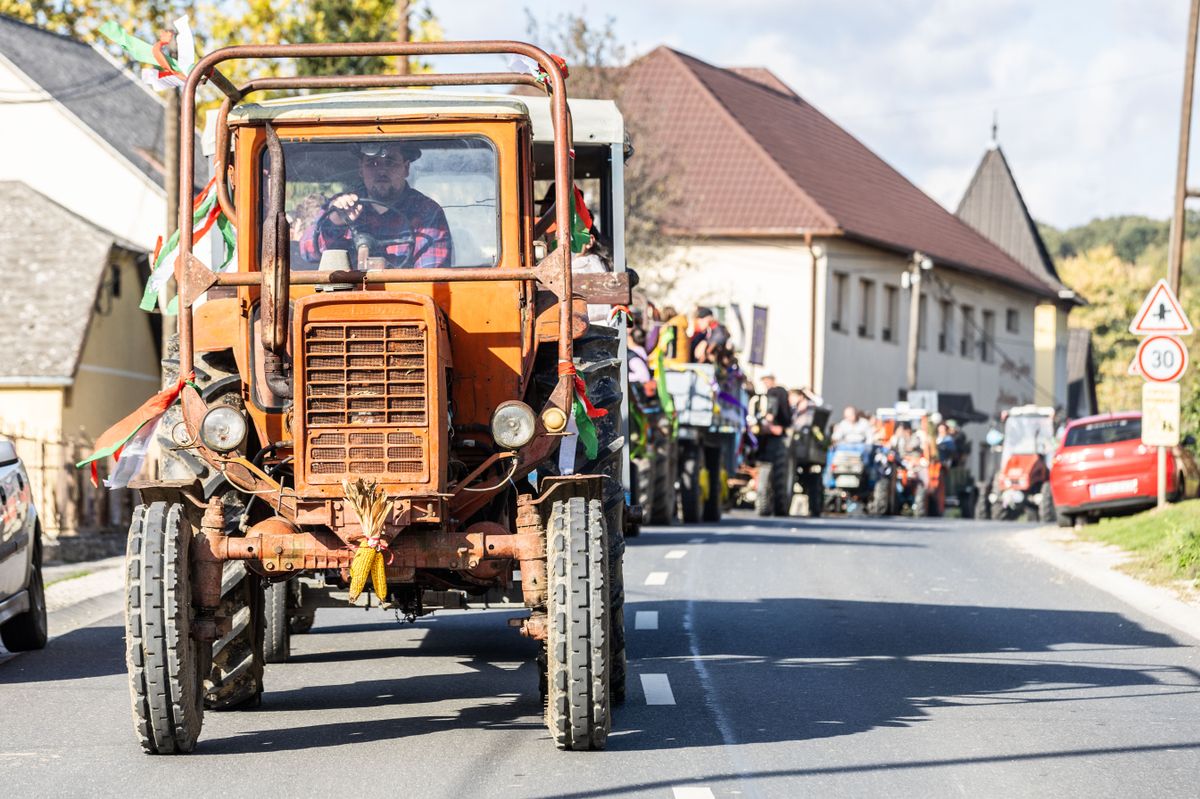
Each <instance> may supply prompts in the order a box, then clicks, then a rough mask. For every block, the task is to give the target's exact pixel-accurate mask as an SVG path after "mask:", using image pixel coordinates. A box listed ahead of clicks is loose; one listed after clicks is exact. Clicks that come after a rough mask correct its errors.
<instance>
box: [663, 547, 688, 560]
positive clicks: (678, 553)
mask: <svg viewBox="0 0 1200 799" xmlns="http://www.w3.org/2000/svg"><path fill="white" fill-rule="evenodd" d="M685 555H687V550H686V549H672V550H671V551H670V552H668V553H667V554H666V558H667V560H679V559H680V558H682V557H684V556H685Z"/></svg>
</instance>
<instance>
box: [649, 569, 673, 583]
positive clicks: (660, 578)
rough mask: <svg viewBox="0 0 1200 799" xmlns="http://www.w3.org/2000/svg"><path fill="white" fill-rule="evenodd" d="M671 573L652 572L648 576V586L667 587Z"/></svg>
mask: <svg viewBox="0 0 1200 799" xmlns="http://www.w3.org/2000/svg"><path fill="white" fill-rule="evenodd" d="M670 576H671V573H670V572H650V573H649V574H647V575H646V585H666V584H667V578H668V577H670Z"/></svg>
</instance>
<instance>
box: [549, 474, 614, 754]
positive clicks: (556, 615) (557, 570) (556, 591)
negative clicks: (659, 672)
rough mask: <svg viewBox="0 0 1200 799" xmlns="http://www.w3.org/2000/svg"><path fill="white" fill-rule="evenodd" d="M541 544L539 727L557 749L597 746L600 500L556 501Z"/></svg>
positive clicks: (602, 546)
mask: <svg viewBox="0 0 1200 799" xmlns="http://www.w3.org/2000/svg"><path fill="white" fill-rule="evenodd" d="M546 544H547V546H546V549H547V560H548V564H547V565H548V566H549V568H548V569H547V572H548V575H547V576H548V581H549V582H548V586H547V588H548V589H549V591H548V593H549V602H548V607H547V612H548V615H549V617H550V624H549V637H548V638H547V640H546V672H547V673H546V690H547V696H546V726H547V727H548V728H549V730H550V735H551V736H552V737H553V738H554V742H555V744H557V745H558V747H559V748H560V749H603V748H604V745H605V743H606V741H607V740H608V733H609V730H610V728H611V725H612V718H611V712H612V700H611V696H610V693H609V679H610V673H609V672H610V667H611V662H610V652H609V636H610V633H611V629H610V625H611V616H610V609H609V602H610V591H609V586H608V581H609V564H608V559H609V541H608V533H607V531H606V530H605V525H604V509H603V506H602V504H601V503H600V501H598V500H591V501H589V500H586V499H584V498H583V497H571V498H570V499H565V500H558V501H556V502H555V503H554V505H553V507H552V508H551V511H550V524H549V530H548V531H547V542H546Z"/></svg>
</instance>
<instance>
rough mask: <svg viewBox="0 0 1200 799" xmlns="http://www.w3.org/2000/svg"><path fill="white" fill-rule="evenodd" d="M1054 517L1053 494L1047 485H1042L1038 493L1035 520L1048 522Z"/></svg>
mask: <svg viewBox="0 0 1200 799" xmlns="http://www.w3.org/2000/svg"><path fill="white" fill-rule="evenodd" d="M1054 518H1055V512H1054V495H1053V494H1051V493H1050V486H1049V485H1043V486H1042V493H1041V494H1039V495H1038V506H1037V520H1038V522H1039V523H1040V524H1050V523H1051V522H1053V521H1054Z"/></svg>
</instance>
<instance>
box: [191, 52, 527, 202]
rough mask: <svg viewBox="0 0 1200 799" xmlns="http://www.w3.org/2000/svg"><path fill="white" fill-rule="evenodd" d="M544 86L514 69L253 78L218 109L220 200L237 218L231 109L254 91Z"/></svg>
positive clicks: (216, 166)
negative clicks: (231, 181) (230, 181)
mask: <svg viewBox="0 0 1200 799" xmlns="http://www.w3.org/2000/svg"><path fill="white" fill-rule="evenodd" d="M520 84H525V85H528V86H536V87H538V88H542V84H541V82H540V81H539V80H538V79H537V78H535V77H533V76H532V75H517V74H514V73H511V72H464V73H462V74H457V75H305V76H302V77H293V78H252V79H251V80H248V81H246V82H245V83H243V84H242V85H241V87H239V88H238V90H237V94H236V95H226V97H225V99H224V100H222V101H221V107H220V109H219V110H218V111H217V124H216V128H217V137H216V138H217V141H216V145H217V152H216V156H215V160H214V163H213V174H215V175H217V176H218V178H217V183H216V188H217V202H219V203H220V204H221V210H222V211H224V212H225V216H226V217H227V218H229V219H236V218H237V209H236V208H235V207H234V204H233V199H232V198H231V197H230V196H229V186H228V185H227V183H226V181H225V172H226V171H227V169H228V161H227V160H226V159H227V157H228V155H229V112H230V111H231V110H232V109H233V104H234V103H238V102H241V101H242V100H244V99H246V98H247V97H249V96H250V95H251V94H254V93H255V92H262V91H271V90H274V89H398V88H403V87H405V86H507V85H520Z"/></svg>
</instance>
